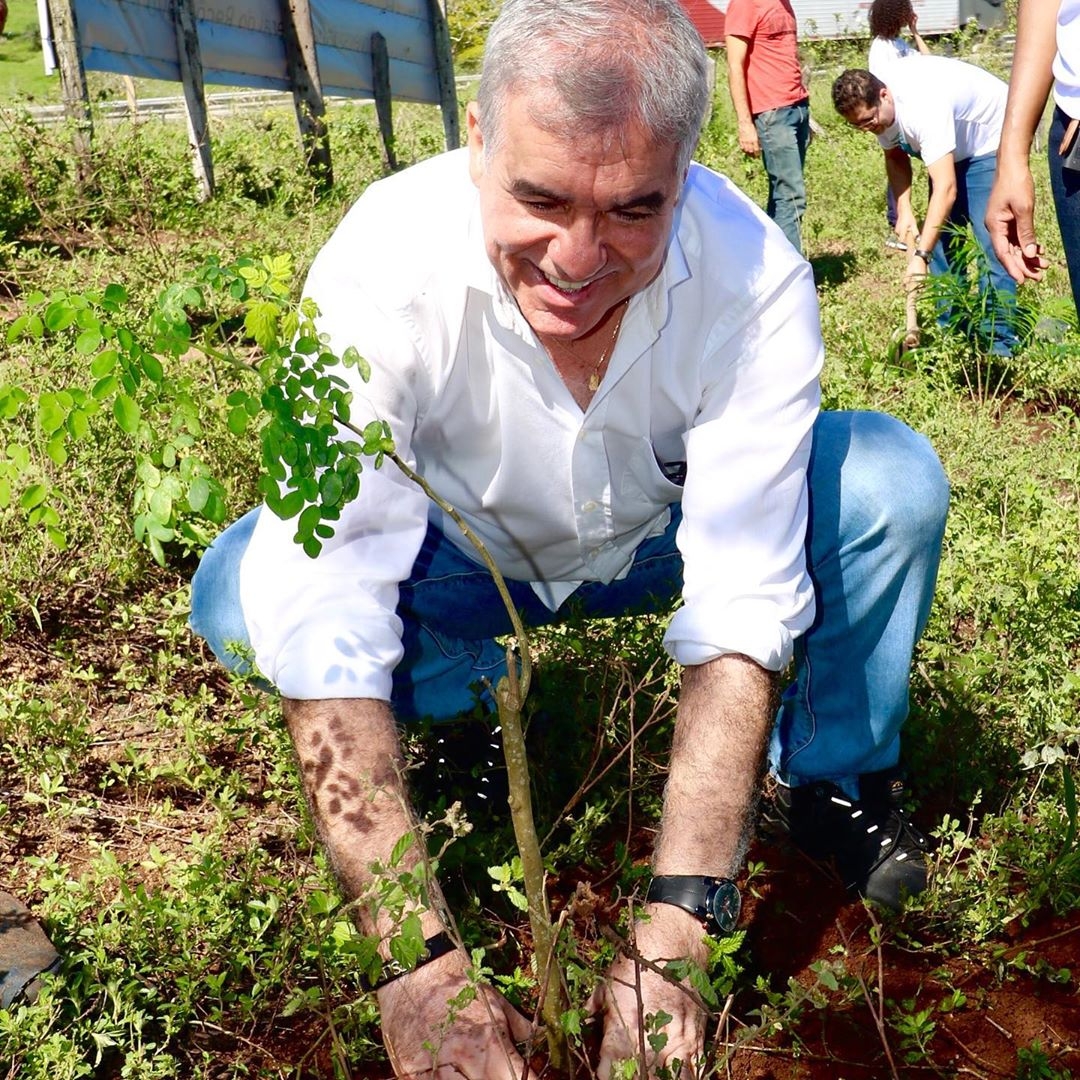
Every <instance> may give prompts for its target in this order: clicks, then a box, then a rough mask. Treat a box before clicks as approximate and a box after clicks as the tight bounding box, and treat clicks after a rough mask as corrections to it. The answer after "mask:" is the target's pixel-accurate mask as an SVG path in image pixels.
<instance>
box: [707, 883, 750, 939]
mask: <svg viewBox="0 0 1080 1080" xmlns="http://www.w3.org/2000/svg"><path fill="white" fill-rule="evenodd" d="M706 903H707V904H708V908H709V914H710V915H711V916H712V917H713V920H714V921H715V922H716V925H717V928H718V929H719V931H720V933H721V934H730V933H731V932H732V931H733V930H734V929H735V927H736V925H737V924H738V922H739V912H740V911H741V910H742V896H741V894H740V893H739V887H738V886H737V885H736V884H735V882H734V881H718V882H717V883H716V884H715V885H714V886H713V887H712V889H710V890H709V896H708V899H707V900H706Z"/></svg>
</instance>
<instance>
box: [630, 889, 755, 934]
mask: <svg viewBox="0 0 1080 1080" xmlns="http://www.w3.org/2000/svg"><path fill="white" fill-rule="evenodd" d="M645 899H646V901H647V902H648V903H650V904H674V905H675V907H681V908H682V909H683V910H684V911H689V912H690V914H691V915H693V916H694V917H695V918H697V919H700V920H701V921H702V922H703V923H704V924H705V929H706V930H708V932H709V933H710V934H715V935H717V936H719V937H726V936H727V935H728V934H730V933H731V932H732V931H733V930H734V929H735V927H736V925H737V924H738V921H739V912H740V911H741V910H742V894H741V893H740V892H739V886H738V885H736V884H735V882H734V881H732V880H731V879H730V878H722V877H701V876H698V875H696V874H666V875H663V876H661V877H654V878H653V879H652V884H651V885H650V886H649V891H648V893H647V894H646V896H645Z"/></svg>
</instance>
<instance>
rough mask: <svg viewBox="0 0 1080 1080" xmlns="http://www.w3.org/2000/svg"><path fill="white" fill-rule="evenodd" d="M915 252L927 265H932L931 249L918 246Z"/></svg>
mask: <svg viewBox="0 0 1080 1080" xmlns="http://www.w3.org/2000/svg"><path fill="white" fill-rule="evenodd" d="M915 254H916V255H917V256H918V257H919V258H920V259H922V261H923V262H924V263H926V265H927V266H929V265H930V257H931V253H930V252H929V251H926V250H925V249H924V248H916V249H915Z"/></svg>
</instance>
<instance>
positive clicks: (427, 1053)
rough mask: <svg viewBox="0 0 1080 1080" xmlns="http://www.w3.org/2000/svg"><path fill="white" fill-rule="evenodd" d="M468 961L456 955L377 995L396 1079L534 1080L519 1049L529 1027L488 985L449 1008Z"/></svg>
mask: <svg viewBox="0 0 1080 1080" xmlns="http://www.w3.org/2000/svg"><path fill="white" fill-rule="evenodd" d="M467 970H468V959H467V957H466V956H465V954H464V953H463V952H461V951H460V950H459V951H456V952H453V953H448V954H447V955H446V956H440V957H439V958H438V959H437V960H433V961H432V962H431V963H430V964H425V965H424V966H423V967H421V968H417V970H416V971H413V972H410V973H409V974H408V975H405V976H403V977H402V978H400V979H397V980H395V981H394V982H392V983H390V984H389V985H388V986H386V987H384V988H383V989H382V990H380V991H379V1012H380V1014H381V1017H382V1036H383V1043H384V1044H385V1046H386V1052H387V1055H388V1056H389V1058H390V1064H391V1065H392V1066H393V1069H394V1075H395V1076H400V1077H409V1078H410V1080H413V1078H419V1077H424V1078H425V1080H461V1078H462V1077H467V1078H468V1080H535V1074H534V1073H533V1072H532V1070H531V1069H529V1068H527V1066H526V1064H525V1062H524V1061H523V1060H522V1058H521V1056H520V1055H519V1054H518V1052H517V1050H516V1049H515V1048H514V1043H515V1042H518V1043H521V1042H524V1041H525V1040H526V1039H528V1037H529V1035H530V1033H531V1031H532V1027H531V1025H530V1023H529V1021H528V1020H526V1019H525V1017H524V1016H522V1015H521V1013H519V1012H518V1011H517V1010H516V1009H515V1008H514V1007H513V1006H512V1005H511V1004H510V1003H509V1002H508V1001H507V1000H506V999H505V998H504V997H502V995H501V994H499V993H498V992H497V991H495V990H494V989H492V988H491V987H490V986H487V985H479V986H477V987H476V997H475V998H474V999H473V1000H472V1001H470V1002H469V1003H468V1004H466V1005H463V1006H462V1007H461V1008H457V1009H455V1008H454V1007H453V1006H451V1005H449V1004H448V1003H449V1002H451V1001H452V1000H453V999H454V998H456V997H457V995H458V994H460V993H461V992H462V991H463V990H466V989H467V988H468V980H467V978H466V972H467Z"/></svg>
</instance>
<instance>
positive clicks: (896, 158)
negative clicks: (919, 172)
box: [885, 147, 919, 248]
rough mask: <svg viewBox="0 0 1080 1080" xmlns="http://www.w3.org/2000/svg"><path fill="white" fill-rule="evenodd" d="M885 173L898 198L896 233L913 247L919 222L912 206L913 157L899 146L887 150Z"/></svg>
mask: <svg viewBox="0 0 1080 1080" xmlns="http://www.w3.org/2000/svg"><path fill="white" fill-rule="evenodd" d="M885 175H886V176H887V177H888V180H889V187H890V188H891V189H892V193H893V196H894V197H895V199H896V226H895V228H896V235H897V236H898V237H899V238H900V239H901V240H902V241H903V242H904V243H905V244H907V245H908V247H909V248H911V247H912V246H913V245H914V244H915V240H916V237H917V236H918V234H919V224H918V222H917V221H916V220H915V211H914V210H913V209H912V206H911V158H909V157H908V156H907V154H905V153H904V151H903V150H901V149H900V148H899V147H894V148H893V149H891V150H886V151H885Z"/></svg>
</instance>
